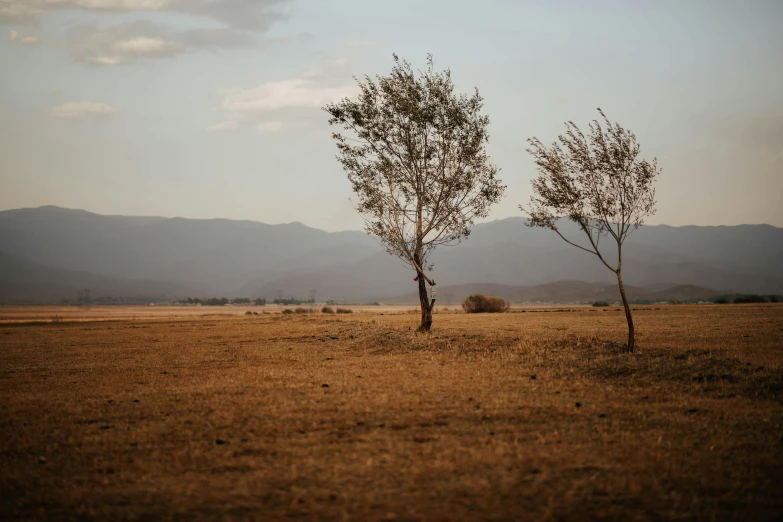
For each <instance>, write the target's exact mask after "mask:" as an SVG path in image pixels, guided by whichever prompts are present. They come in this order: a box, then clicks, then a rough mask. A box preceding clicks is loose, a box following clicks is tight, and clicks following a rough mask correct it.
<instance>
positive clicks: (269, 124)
mask: <svg viewBox="0 0 783 522" xmlns="http://www.w3.org/2000/svg"><path fill="white" fill-rule="evenodd" d="M282 128H283V122H281V121H262V122H261V123H259V124H258V125H256V129H258V132H260V133H262V134H266V133H269V132H277V131H279V130H280V129H282Z"/></svg>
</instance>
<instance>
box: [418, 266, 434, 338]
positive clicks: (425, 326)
mask: <svg viewBox="0 0 783 522" xmlns="http://www.w3.org/2000/svg"><path fill="white" fill-rule="evenodd" d="M417 275H418V276H419V302H420V303H421V325H419V329H418V330H417V331H418V332H422V333H426V332H429V331H430V328H432V306H433V304H434V303H435V301H434V300H433V301H432V302H430V299H429V296H428V295H427V282H426V281H425V280H424V274H422V273H418V274H417Z"/></svg>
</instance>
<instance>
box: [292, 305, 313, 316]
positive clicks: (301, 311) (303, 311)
mask: <svg viewBox="0 0 783 522" xmlns="http://www.w3.org/2000/svg"><path fill="white" fill-rule="evenodd" d="M294 313H297V314H309V313H310V310H308V309H307V308H302V307H301V306H298V307H296V308H295V309H294Z"/></svg>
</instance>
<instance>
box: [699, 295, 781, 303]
mask: <svg viewBox="0 0 783 522" xmlns="http://www.w3.org/2000/svg"><path fill="white" fill-rule="evenodd" d="M713 302H714V303H715V304H728V303H734V304H748V303H780V302H781V296H779V295H775V294H772V295H758V294H744V295H734V296H731V295H722V296H719V297H716V298H715V300H714V301H713Z"/></svg>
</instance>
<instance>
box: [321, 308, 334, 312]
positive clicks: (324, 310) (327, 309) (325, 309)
mask: <svg viewBox="0 0 783 522" xmlns="http://www.w3.org/2000/svg"><path fill="white" fill-rule="evenodd" d="M321 313H322V314H333V313H334V310H333V309H332V307H331V306H324V307H323V308H321Z"/></svg>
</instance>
